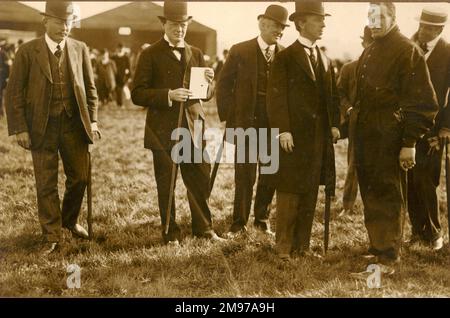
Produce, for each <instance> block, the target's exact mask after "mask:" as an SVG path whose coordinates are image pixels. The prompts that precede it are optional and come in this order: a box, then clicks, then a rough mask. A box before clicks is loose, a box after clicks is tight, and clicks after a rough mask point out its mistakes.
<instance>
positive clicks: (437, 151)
mask: <svg viewBox="0 0 450 318" xmlns="http://www.w3.org/2000/svg"><path fill="white" fill-rule="evenodd" d="M419 20H420V22H419V23H420V24H419V30H418V31H417V33H416V34H415V35H414V36H413V41H414V42H415V43H417V44H418V45H419V46H420V48H421V49H422V51H423V54H424V56H425V59H426V61H427V65H428V70H429V72H430V77H431V82H432V83H433V87H434V90H435V92H436V96H437V100H438V104H439V112H438V114H437V116H436V119H435V124H434V126H433V128H432V129H431V130H430V132H428V133H427V134H425V136H423V137H422V138H420V139H419V140H418V142H417V146H416V148H417V153H416V166H415V167H414V168H413V169H412V170H410V171H409V173H408V177H409V183H408V212H409V218H410V220H411V225H412V237H411V240H410V243H415V242H423V243H426V244H430V246H431V247H432V249H434V250H439V249H441V248H442V246H443V238H442V233H441V223H440V219H439V204H438V197H437V194H436V189H437V187H438V185H439V179H440V176H441V160H442V153H443V149H444V145H445V143H447V142H449V140H450V111H449V107H448V97H449V96H448V91H449V90H448V88H449V84H450V45H449V44H448V43H447V42H446V41H445V40H444V39H443V38H442V37H441V34H442V31H443V30H444V26H445V24H446V23H447V12H445V11H444V10H442V9H440V8H432V7H430V8H425V9H423V11H422V14H421V16H420V18H419Z"/></svg>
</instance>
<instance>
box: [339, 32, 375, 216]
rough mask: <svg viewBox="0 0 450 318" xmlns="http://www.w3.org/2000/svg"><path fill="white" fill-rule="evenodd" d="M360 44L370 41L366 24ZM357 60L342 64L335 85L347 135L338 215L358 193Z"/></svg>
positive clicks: (348, 210)
mask: <svg viewBox="0 0 450 318" xmlns="http://www.w3.org/2000/svg"><path fill="white" fill-rule="evenodd" d="M360 38H361V40H362V42H361V45H362V47H363V48H364V49H365V48H367V47H368V46H369V45H370V44H371V43H372V42H373V39H372V32H371V31H370V28H369V27H368V26H366V27H365V28H364V35H363V36H361V37H360ZM357 66H358V60H355V61H352V62H349V63H346V64H344V65H343V66H342V69H341V72H340V74H339V78H338V80H337V87H338V90H339V96H340V100H341V129H343V130H345V131H342V130H341V131H342V136H341V137H344V135H347V137H348V152H347V162H348V168H347V175H346V177H345V183H344V194H343V198H342V203H343V209H342V211H341V212H340V213H339V216H343V215H345V214H347V215H348V214H349V213H350V212H352V211H353V206H354V205H355V200H356V195H357V194H358V178H357V176H356V167H355V163H354V154H353V133H354V118H353V117H354V116H351V111H352V109H353V105H354V104H355V99H356V69H357Z"/></svg>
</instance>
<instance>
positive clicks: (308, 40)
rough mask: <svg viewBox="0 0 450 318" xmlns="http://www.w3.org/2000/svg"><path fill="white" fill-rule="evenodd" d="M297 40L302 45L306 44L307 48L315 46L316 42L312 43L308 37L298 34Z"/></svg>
mask: <svg viewBox="0 0 450 318" xmlns="http://www.w3.org/2000/svg"><path fill="white" fill-rule="evenodd" d="M298 41H299V42H300V44H301V45H304V46H306V47H308V48H314V47H316V43H315V42H314V43H313V42H312V41H311V40H310V39H307V38H305V37H303V36H301V35H300V34H299V36H298Z"/></svg>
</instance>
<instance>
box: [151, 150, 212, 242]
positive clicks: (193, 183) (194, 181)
mask: <svg viewBox="0 0 450 318" xmlns="http://www.w3.org/2000/svg"><path fill="white" fill-rule="evenodd" d="M153 165H154V169H155V179H156V185H157V189H158V203H159V212H160V216H161V225H162V228H163V240H164V242H165V243H167V242H169V241H174V240H180V239H181V237H180V229H179V227H178V225H177V223H176V213H175V198H174V197H173V199H172V208H171V211H170V223H169V233H168V234H167V235H166V234H165V233H164V228H165V224H166V213H167V208H168V202H169V191H170V181H171V175H172V159H171V158H170V151H165V150H158V151H153ZM179 170H181V176H182V178H183V182H184V184H185V186H186V188H187V196H188V201H189V207H190V210H191V218H192V234H193V235H195V236H199V237H202V236H205V235H207V234H209V233H211V232H212V219H211V211H210V209H209V207H208V203H207V200H208V197H209V175H210V170H211V169H210V165H209V163H206V162H202V163H180V164H179Z"/></svg>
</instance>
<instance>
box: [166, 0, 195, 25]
mask: <svg viewBox="0 0 450 318" xmlns="http://www.w3.org/2000/svg"><path fill="white" fill-rule="evenodd" d="M158 18H159V19H160V20H161V21H165V20H170V21H174V22H186V21H189V20H191V19H192V17H191V16H188V13H187V2H180V1H173V0H172V1H170V0H166V1H164V16H158Z"/></svg>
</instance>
